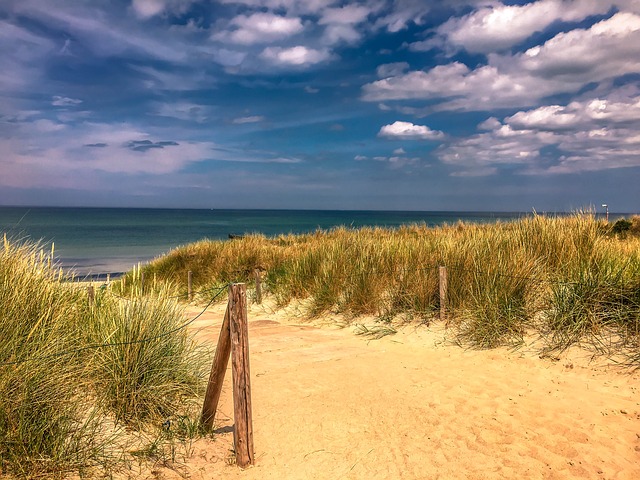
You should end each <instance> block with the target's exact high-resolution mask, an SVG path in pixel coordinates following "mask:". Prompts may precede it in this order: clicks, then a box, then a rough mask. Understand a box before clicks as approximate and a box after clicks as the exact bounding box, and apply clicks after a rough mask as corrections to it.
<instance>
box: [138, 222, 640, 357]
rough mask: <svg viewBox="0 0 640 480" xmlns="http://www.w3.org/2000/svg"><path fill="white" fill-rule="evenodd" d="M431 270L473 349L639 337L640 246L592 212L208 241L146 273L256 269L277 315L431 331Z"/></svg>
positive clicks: (210, 280)
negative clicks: (304, 305) (411, 322)
mask: <svg viewBox="0 0 640 480" xmlns="http://www.w3.org/2000/svg"><path fill="white" fill-rule="evenodd" d="M636 220H637V219H633V220H632V221H631V222H632V224H633V225H635V223H633V222H636ZM639 222H640V220H639ZM636 223H638V222H636ZM438 265H445V266H447V268H448V272H449V293H448V308H449V310H450V312H451V314H450V317H451V323H452V324H453V325H454V326H455V327H457V329H458V333H459V335H460V339H461V340H462V341H464V342H466V343H469V344H471V345H474V346H477V347H481V348H489V347H494V346H497V345H505V344H509V345H514V344H516V345H517V344H518V343H519V342H520V341H521V340H522V336H523V334H524V333H525V332H526V331H531V330H532V329H533V330H536V331H538V332H540V333H541V334H542V335H544V337H545V339H546V342H547V348H550V349H562V348H565V347H566V346H568V345H570V344H573V343H576V342H581V341H584V340H589V339H593V338H595V337H597V335H599V334H600V333H601V332H604V331H605V330H606V331H610V330H611V329H612V328H613V329H614V330H616V331H618V332H621V333H623V334H624V335H623V337H624V338H625V339H631V338H632V337H634V336H635V335H636V333H637V331H638V328H639V325H638V323H639V313H640V239H639V238H638V237H636V236H634V235H624V236H621V235H618V234H616V233H615V232H612V226H611V225H609V224H606V223H604V222H600V221H597V220H595V218H594V217H593V215H591V214H589V213H577V214H575V215H573V216H570V217H563V218H553V217H545V216H533V217H528V218H523V219H521V220H519V221H516V222H510V223H496V224H485V225H478V224H463V223H459V224H455V225H448V226H443V227H438V228H428V227H426V226H425V225H411V226H406V227H402V228H399V229H384V228H361V229H355V230H354V229H349V228H336V229H333V230H330V231H326V232H322V231H319V232H315V233H313V234H307V235H299V236H281V237H276V238H265V237H263V236H249V237H246V238H244V239H237V240H233V241H206V242H199V243H195V244H192V245H188V246H186V247H182V248H179V249H176V250H175V251H173V252H171V253H170V254H169V255H167V256H165V257H163V258H160V259H158V260H156V261H154V262H152V263H151V264H150V265H149V266H148V267H146V268H145V271H146V272H147V274H148V275H155V276H156V277H157V278H158V279H159V281H165V280H166V281H170V282H172V283H173V284H175V285H180V284H182V286H179V287H177V288H178V290H181V289H182V290H184V288H185V287H184V283H185V281H186V278H187V271H188V270H192V271H193V272H194V278H197V281H198V284H199V285H203V286H204V285H211V284H216V283H219V282H226V281H244V282H252V280H253V277H252V272H253V271H254V269H262V270H266V272H267V273H266V283H267V286H268V291H269V292H271V294H273V295H275V296H276V298H277V299H278V301H279V303H280V304H281V305H285V304H287V303H288V302H290V301H291V300H293V299H310V302H309V304H310V312H309V313H310V314H312V315H320V314H322V313H323V312H326V311H334V312H339V313H343V314H345V315H347V316H359V315H376V316H378V317H379V318H383V319H389V318H393V317H395V316H398V315H409V316H411V317H413V318H420V319H423V320H424V321H429V320H430V319H432V318H434V316H435V314H436V312H437V310H438V308H439V293H438V274H437V267H438Z"/></svg>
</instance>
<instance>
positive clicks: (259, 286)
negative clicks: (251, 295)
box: [254, 269, 262, 305]
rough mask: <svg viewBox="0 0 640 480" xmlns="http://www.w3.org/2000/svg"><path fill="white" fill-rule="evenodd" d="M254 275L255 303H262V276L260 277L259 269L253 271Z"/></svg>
mask: <svg viewBox="0 0 640 480" xmlns="http://www.w3.org/2000/svg"><path fill="white" fill-rule="evenodd" d="M254 274H255V277H256V303H257V304H258V305H260V304H261V303H262V284H261V282H262V278H261V277H260V270H257V269H256V270H255V271H254Z"/></svg>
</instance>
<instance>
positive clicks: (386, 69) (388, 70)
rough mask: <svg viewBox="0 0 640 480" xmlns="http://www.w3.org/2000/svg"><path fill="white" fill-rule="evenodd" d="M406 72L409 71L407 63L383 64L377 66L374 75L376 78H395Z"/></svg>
mask: <svg viewBox="0 0 640 480" xmlns="http://www.w3.org/2000/svg"><path fill="white" fill-rule="evenodd" d="M407 70H409V64H408V63H407V62H395V63H385V64H383V65H379V66H378V68H377V69H376V74H377V75H378V78H387V77H395V76H397V75H402V74H403V73H404V72H406V71H407Z"/></svg>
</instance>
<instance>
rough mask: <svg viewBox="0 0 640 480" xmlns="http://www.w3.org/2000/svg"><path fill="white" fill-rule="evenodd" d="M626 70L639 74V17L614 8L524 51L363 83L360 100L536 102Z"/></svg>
mask: <svg viewBox="0 0 640 480" xmlns="http://www.w3.org/2000/svg"><path fill="white" fill-rule="evenodd" d="M630 73H640V16H639V15H635V14H632V13H617V14H615V15H613V16H612V17H611V18H608V19H606V20H602V21H600V22H598V23H596V24H594V25H593V26H591V27H590V28H586V29H575V30H571V31H570V32H566V33H560V34H558V35H556V36H555V37H553V38H552V39H550V40H548V41H547V42H545V43H544V44H543V45H541V46H537V47H533V48H530V49H529V50H527V51H525V52H523V53H518V54H516V55H490V56H489V62H488V64H487V65H483V66H480V67H477V68H475V69H470V68H469V67H467V66H466V65H464V64H463V63H460V62H453V63H450V64H446V65H438V66H436V67H434V68H432V69H430V70H428V71H422V70H414V71H410V72H407V73H405V74H402V75H396V76H394V77H389V78H384V79H381V80H377V81H375V82H372V83H369V84H367V85H365V86H364V87H363V99H364V100H367V101H386V100H407V99H441V100H442V103H441V104H439V105H436V106H434V107H433V109H434V110H490V109H493V108H499V107H514V106H530V105H535V104H536V103H538V102H539V101H540V100H541V99H544V98H545V97H548V96H551V95H554V94H558V93H574V92H577V91H578V90H580V89H581V88H582V87H583V86H585V85H587V84H589V83H594V82H602V81H604V80H609V79H612V78H615V77H618V76H621V75H625V74H630Z"/></svg>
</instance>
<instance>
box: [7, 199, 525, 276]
mask: <svg viewBox="0 0 640 480" xmlns="http://www.w3.org/2000/svg"><path fill="white" fill-rule="evenodd" d="M527 215H530V213H519V212H514V213H491V212H388V211H384V212H378V211H315V210H314V211H302V210H172V209H136V208H131V209H128V208H49V207H0V232H3V233H6V234H7V236H8V237H9V238H12V239H14V240H17V239H20V240H23V239H29V240H32V241H40V242H42V243H43V244H45V245H47V248H50V244H51V243H52V242H54V243H55V256H56V259H57V261H58V264H59V265H60V266H62V267H63V268H64V269H65V270H66V271H68V272H71V271H73V272H75V274H77V275H78V276H101V275H105V274H107V273H110V274H112V275H114V274H118V273H122V272H125V271H127V270H130V269H131V268H132V267H133V265H135V264H137V263H139V262H140V263H144V262H147V261H149V260H151V259H153V258H155V257H157V256H159V255H162V254H164V253H167V252H168V251H170V250H171V249H173V248H175V247H178V246H180V245H184V244H187V243H191V242H195V241H198V240H202V239H205V238H209V239H228V238H229V234H234V235H242V234H246V233H262V234H265V235H267V236H275V235H278V234H287V233H305V232H312V231H315V230H317V229H330V228H332V227H336V226H341V225H343V226H348V227H360V226H385V227H398V226H401V225H405V224H412V223H425V224H427V225H428V226H436V225H442V224H444V223H455V222H457V221H458V220H462V221H465V222H477V223H485V222H496V221H499V220H500V221H510V220H514V219H517V218H520V217H523V216H527Z"/></svg>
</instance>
